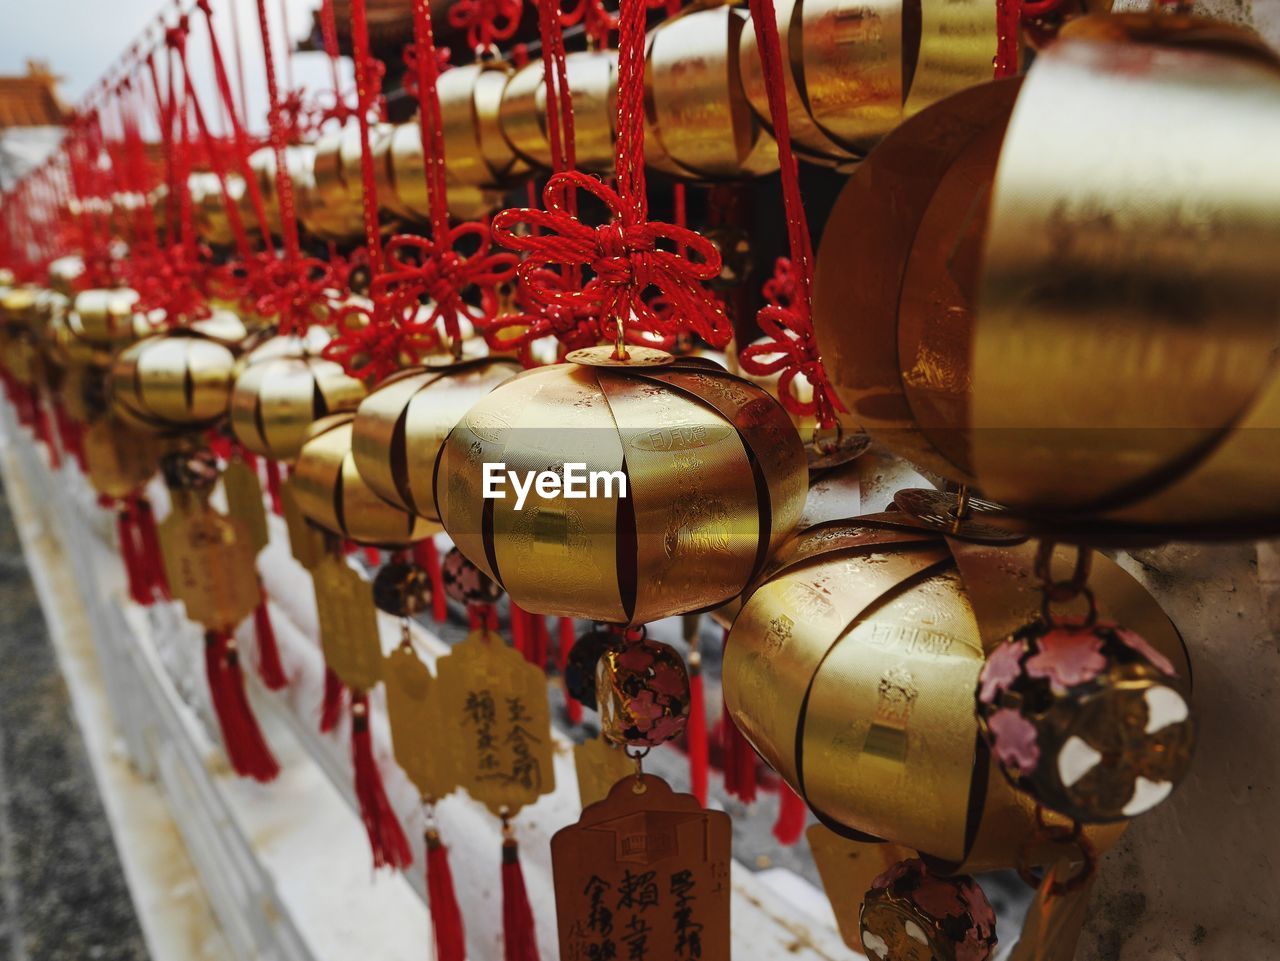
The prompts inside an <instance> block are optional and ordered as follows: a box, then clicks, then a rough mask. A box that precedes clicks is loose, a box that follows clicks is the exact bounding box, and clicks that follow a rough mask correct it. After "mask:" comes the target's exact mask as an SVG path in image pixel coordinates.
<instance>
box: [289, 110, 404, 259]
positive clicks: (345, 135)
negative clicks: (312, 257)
mask: <svg viewBox="0 0 1280 961" xmlns="http://www.w3.org/2000/svg"><path fill="white" fill-rule="evenodd" d="M352 145H354V148H355V151H356V154H357V155H358V154H359V151H360V141H359V133H358V132H357V131H355V129H354V128H350V129H343V130H340V131H336V132H333V133H328V134H325V135H324V136H322V137H321V138H320V139H319V140H317V141H316V145H315V148H314V150H313V151H312V154H311V164H310V168H309V170H308V168H307V167H306V166H305V165H303V166H300V167H299V169H298V170H297V171H296V172H295V171H290V176H291V177H293V178H294V179H293V186H294V193H295V194H297V195H300V196H304V197H306V198H307V199H306V203H304V204H300V205H299V207H298V217H299V219H301V220H302V222H303V223H304V224H306V225H307V229H309V230H310V231H311V232H312V233H314V234H316V235H318V236H320V237H324V238H326V239H329V240H337V241H342V240H354V239H356V238H358V237H361V236H363V234H364V212H363V208H362V206H361V199H360V198H361V197H362V196H363V194H364V188H363V186H362V181H361V179H360V172H359V171H360V162H359V160H358V159H357V160H356V162H355V170H356V179H355V180H354V181H352V182H348V181H347V173H346V169H347V167H348V166H349V164H344V162H343V153H344V151H345V152H346V153H347V154H348V155H350V152H351V147H352ZM375 167H376V165H375ZM392 223H394V221H393V219H392V218H386V225H385V227H384V229H387V228H389V227H390V226H391V225H392Z"/></svg>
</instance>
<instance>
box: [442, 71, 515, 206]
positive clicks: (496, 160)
mask: <svg viewBox="0 0 1280 961" xmlns="http://www.w3.org/2000/svg"><path fill="white" fill-rule="evenodd" d="M511 76H512V70H511V67H510V66H508V65H507V64H505V63H494V62H487V63H486V62H479V63H469V64H466V65H464V66H461V67H454V68H453V69H451V70H446V71H444V73H442V74H440V78H439V80H438V81H437V82H436V95H437V96H438V97H439V98H440V126H441V129H442V131H443V133H444V148H445V149H444V152H445V156H446V157H447V158H448V159H449V165H448V170H449V175H450V176H451V177H452V178H453V179H454V180H456V181H457V182H458V183H459V184H464V185H467V186H471V187H489V188H493V187H501V186H504V185H506V184H509V183H510V182H511V181H512V180H514V179H516V178H518V177H520V176H522V175H523V174H525V173H526V172H528V169H529V168H528V165H527V164H526V163H525V162H524V161H523V160H522V159H521V158H520V157H519V155H518V154H516V152H515V151H514V150H513V149H512V147H511V144H509V143H508V142H507V138H506V137H505V136H503V133H502V124H501V122H500V119H499V110H500V108H501V106H502V95H503V92H504V91H505V90H506V89H507V81H508V80H509V79H510V78H511Z"/></svg>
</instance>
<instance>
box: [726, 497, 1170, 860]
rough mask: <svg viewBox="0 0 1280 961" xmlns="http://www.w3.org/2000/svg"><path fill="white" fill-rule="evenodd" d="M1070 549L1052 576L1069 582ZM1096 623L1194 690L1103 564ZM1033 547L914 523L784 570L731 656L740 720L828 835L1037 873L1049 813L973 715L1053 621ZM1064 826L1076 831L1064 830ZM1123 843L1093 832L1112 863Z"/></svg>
mask: <svg viewBox="0 0 1280 961" xmlns="http://www.w3.org/2000/svg"><path fill="white" fill-rule="evenodd" d="M1073 559H1074V558H1073V555H1072V554H1071V552H1070V551H1068V550H1067V549H1065V548H1064V549H1061V550H1060V551H1059V555H1058V556H1057V557H1056V558H1055V564H1054V567H1055V571H1057V572H1059V573H1061V574H1063V575H1064V576H1065V574H1066V573H1067V572H1068V571H1069V570H1070V565H1071V562H1072V560H1073ZM1092 563H1093V576H1092V578H1091V581H1090V587H1091V589H1092V590H1093V592H1094V595H1095V597H1096V600H1097V604H1098V610H1099V615H1100V616H1104V617H1107V618H1109V619H1113V620H1116V621H1118V622H1121V623H1124V624H1126V625H1128V626H1130V627H1131V628H1132V629H1133V630H1135V631H1138V632H1140V633H1141V634H1142V635H1143V636H1144V637H1146V638H1147V639H1148V640H1149V641H1150V643H1151V644H1152V645H1153V646H1154V647H1156V648H1157V649H1159V650H1160V651H1161V652H1162V653H1163V654H1164V655H1165V656H1166V657H1168V658H1169V659H1170V660H1171V661H1173V662H1174V663H1176V664H1177V665H1178V666H1179V669H1180V676H1181V677H1183V678H1186V677H1189V674H1188V672H1187V657H1186V652H1185V650H1184V649H1183V646H1182V643H1181V639H1180V638H1179V636H1178V633H1177V630H1176V629H1175V628H1174V626H1173V624H1172V623H1171V622H1170V620H1169V618H1168V617H1167V616H1165V614H1164V613H1163V612H1162V611H1161V610H1160V608H1159V606H1158V605H1157V604H1156V603H1155V601H1154V600H1153V599H1152V598H1151V597H1150V596H1149V595H1147V594H1146V592H1144V591H1143V590H1142V589H1141V588H1140V587H1139V586H1138V585H1137V584H1136V583H1135V581H1134V580H1133V578H1132V577H1131V576H1130V575H1129V574H1127V573H1126V572H1125V571H1124V570H1123V569H1121V568H1120V567H1119V566H1118V565H1117V564H1115V563H1114V562H1113V561H1111V560H1110V559H1108V558H1106V557H1105V556H1102V555H1094V557H1093V560H1092ZM1034 571H1035V548H1034V547H1032V546H1028V545H1023V546H1019V547H1012V548H1010V547H1001V548H993V547H989V546H979V545H972V544H966V543H963V542H958V541H949V540H947V539H946V538H944V537H943V536H942V535H940V534H938V533H936V532H933V531H929V530H927V529H924V528H922V527H917V526H914V525H913V524H912V522H911V521H910V520H909V519H904V515H903V514H901V513H892V512H891V513H885V514H875V515H869V516H866V517H860V518H856V519H854V520H853V521H851V522H835V523H830V524H825V525H820V526H817V527H814V528H811V529H809V530H808V531H805V532H803V533H801V534H800V535H798V536H797V537H796V538H795V539H794V540H793V541H792V542H790V543H788V544H787V545H785V546H784V547H783V548H782V549H781V550H780V551H779V552H778V553H777V555H775V557H774V558H773V560H772V561H771V564H770V573H769V575H768V577H767V579H766V580H765V581H764V582H763V584H762V585H761V586H760V587H758V588H757V589H756V590H755V591H754V592H753V593H752V594H751V596H750V598H749V599H748V600H747V601H746V603H745V604H744V605H743V608H742V612H741V613H740V614H739V615H738V618H737V620H736V621H735V622H734V625H733V629H732V630H731V632H730V634H729V639H728V643H727V645H726V647H725V655H724V667H723V671H724V673H723V681H724V694H725V703H726V705H727V706H728V709H729V711H730V712H731V713H732V715H733V718H734V720H735V722H736V723H737V725H738V727H739V728H740V729H741V730H742V732H743V734H745V735H746V737H747V738H748V739H749V740H750V741H751V743H752V744H753V745H754V746H755V748H756V750H758V751H759V752H760V753H761V755H762V756H763V757H764V758H765V760H766V761H768V762H769V764H771V765H772V766H773V767H774V768H775V769H776V770H777V771H778V773H779V774H781V775H782V777H783V778H784V779H785V780H786V781H787V783H788V784H790V785H791V786H792V787H793V788H795V790H796V791H797V792H798V793H799V794H800V795H801V796H802V797H804V798H805V799H806V801H807V802H808V804H809V805H810V807H811V808H813V810H814V811H815V812H816V813H817V814H818V815H819V817H820V818H821V819H822V820H823V821H824V823H826V824H827V826H828V827H831V828H832V829H834V830H836V831H838V832H840V833H843V834H845V835H846V836H849V837H855V838H860V839H863V840H866V839H872V838H879V839H883V840H887V841H892V842H894V843H897V844H901V845H904V846H906V847H909V848H913V849H915V850H917V851H919V852H921V853H922V854H924V855H928V856H930V857H931V858H933V859H936V861H939V862H943V863H945V864H946V865H948V866H949V867H950V868H952V869H954V870H966V871H973V870H985V869H988V868H998V867H1014V866H1016V865H1018V864H1019V863H1030V864H1036V863H1041V861H1040V859H1041V858H1042V857H1044V856H1046V855H1048V856H1054V857H1056V856H1058V855H1060V853H1061V852H1060V849H1058V850H1057V851H1056V853H1055V852H1054V849H1053V846H1052V845H1049V846H1048V849H1047V850H1042V848H1043V847H1044V846H1043V845H1040V844H1038V843H1037V839H1038V838H1039V837H1040V836H1041V835H1040V834H1039V829H1038V827H1037V821H1036V811H1035V803H1034V801H1033V800H1031V799H1030V798H1029V797H1028V796H1026V795H1024V794H1022V793H1021V792H1018V791H1015V790H1014V789H1013V788H1012V787H1010V785H1009V784H1008V782H1007V781H1006V780H1005V778H1004V776H1003V775H1002V774H1001V773H1000V772H999V770H998V769H997V766H996V765H995V764H994V762H991V761H990V759H989V758H988V756H987V755H986V748H985V745H983V744H981V743H980V741H979V739H978V737H977V735H978V722H977V720H976V718H975V714H974V690H975V682H976V680H977V677H978V672H979V671H980V670H981V668H982V665H983V662H984V657H985V652H987V651H988V650H990V649H992V648H994V647H995V646H996V645H998V644H999V643H1000V641H1002V640H1003V639H1004V638H1005V637H1006V636H1007V635H1008V634H1010V633H1011V632H1012V631H1013V630H1015V629H1017V628H1018V627H1020V626H1022V625H1023V624H1025V623H1027V622H1028V621H1032V620H1034V619H1035V618H1036V617H1038V616H1039V613H1040V605H1041V601H1042V594H1041V591H1040V584H1039V580H1038V579H1037V578H1036V576H1035V573H1034ZM1058 823H1061V821H1059V822H1058ZM1122 829H1123V828H1122V826H1116V825H1111V826H1107V827H1105V828H1097V829H1094V828H1091V829H1089V830H1088V831H1086V835H1087V836H1088V838H1089V840H1090V841H1091V842H1092V843H1093V844H1094V845H1095V847H1106V846H1107V845H1109V844H1110V843H1112V842H1113V841H1114V840H1115V838H1116V837H1118V835H1119V832H1120V830H1122Z"/></svg>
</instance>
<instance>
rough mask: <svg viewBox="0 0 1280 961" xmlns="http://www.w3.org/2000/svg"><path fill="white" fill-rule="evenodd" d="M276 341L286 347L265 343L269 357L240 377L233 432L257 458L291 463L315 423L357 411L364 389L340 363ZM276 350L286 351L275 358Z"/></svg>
mask: <svg viewBox="0 0 1280 961" xmlns="http://www.w3.org/2000/svg"><path fill="white" fill-rule="evenodd" d="M272 340H273V341H284V342H285V343H283V344H279V345H273V344H272V343H271V342H268V343H267V344H263V345H262V348H266V347H272V348H273V349H272V351H271V353H270V354H267V355H265V356H262V357H260V358H257V359H255V357H254V356H252V355H251V356H250V358H249V360H248V363H247V364H246V365H245V366H244V368H243V370H241V372H240V374H239V375H238V376H237V377H236V380H235V385H234V387H233V388H232V391H231V431H232V433H234V434H235V436H236V440H238V441H240V443H241V444H243V445H244V446H245V447H247V448H248V449H249V450H251V451H253V453H255V454H261V455H262V456H264V457H270V458H272V459H274V460H282V461H292V460H293V459H294V458H295V457H297V456H298V452H299V451H300V450H301V449H302V443H303V441H304V440H305V439H306V436H307V429H308V428H309V427H310V426H311V424H312V423H313V422H314V421H317V420H319V419H320V418H322V417H326V416H328V415H329V414H336V413H340V412H342V411H353V410H355V408H356V406H357V405H358V404H359V403H360V401H361V400H362V399H363V398H364V396H365V389H364V384H362V383H361V382H360V381H358V380H356V379H355V378H354V377H349V376H348V375H347V373H346V372H345V371H344V370H343V369H342V365H341V364H337V363H335V362H333V361H331V360H324V359H323V358H321V357H318V356H315V355H313V354H310V353H308V352H307V351H306V350H305V348H304V347H303V346H302V342H301V340H300V339H299V338H296V337H276V338H273V339H272ZM277 347H278V348H279V349H283V350H285V351H287V353H286V354H284V355H276V348H277ZM262 348H259V350H261V349H262ZM256 353H257V352H256V351H255V354H256Z"/></svg>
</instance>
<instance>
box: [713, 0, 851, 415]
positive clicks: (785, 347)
mask: <svg viewBox="0 0 1280 961" xmlns="http://www.w3.org/2000/svg"><path fill="white" fill-rule="evenodd" d="M749 2H750V9H751V23H752V25H753V26H754V28H755V32H756V46H757V47H758V48H759V50H760V65H761V69H762V72H763V73H764V82H765V83H764V85H765V93H766V94H767V96H768V99H769V114H770V118H771V120H772V122H773V132H774V137H775V139H776V140H777V144H778V166H779V172H780V174H781V178H782V201H783V205H784V208H785V210H786V219H787V242H788V246H789V247H790V251H791V263H790V267H791V270H792V276H793V277H794V281H795V291H794V295H793V296H792V297H791V298H790V303H788V304H787V305H786V306H781V305H780V304H777V303H771V304H770V305H769V306H767V307H765V308H763V309H762V310H761V311H760V313H759V314H758V315H757V321H758V322H759V324H760V327H761V329H762V330H763V331H764V332H765V339H764V340H763V341H762V342H760V343H756V344H751V345H749V346H747V347H745V348H744V349H743V350H741V351H740V352H739V355H738V356H739V361H740V363H741V364H742V369H743V370H745V371H747V372H748V373H750V374H755V375H757V376H765V375H768V374H773V373H781V377H780V379H779V383H778V399H779V400H780V401H781V402H782V404H783V406H784V407H786V408H787V409H788V410H789V411H791V412H792V413H795V414H813V415H816V416H817V418H818V421H819V423H820V424H821V425H822V426H823V427H833V426H835V424H836V412H837V411H843V410H844V406H843V404H841V402H840V398H839V397H838V396H837V395H836V392H835V390H834V389H833V388H832V386H831V381H830V379H829V378H828V377H827V373H826V369H825V368H824V367H823V366H822V357H821V355H820V354H819V352H818V344H817V340H816V338H815V337H814V331H813V320H812V314H811V310H812V299H813V298H812V286H813V280H812V277H813V266H812V264H813V248H812V242H811V240H810V237H809V224H808V220H807V218H806V217H805V212H804V198H803V197H802V196H801V194H800V172H799V168H798V166H797V164H796V158H795V155H794V154H793V153H792V150H791V125H790V121H789V119H788V117H787V98H786V90H785V88H784V86H783V73H782V72H783V70H784V69H785V65H784V63H783V60H782V49H781V44H780V42H779V40H778V22H777V14H776V13H775V11H774V6H773V0H749ZM800 374H804V376H805V377H806V378H807V379H808V380H809V382H810V383H811V384H812V385H813V400H812V401H808V402H803V401H801V400H799V399H798V398H797V397H796V396H795V393H794V391H793V390H792V385H793V383H794V381H795V379H796V377H797V376H799V375H800Z"/></svg>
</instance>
